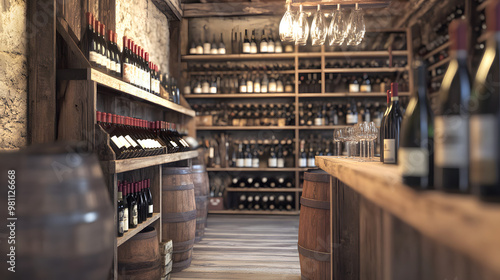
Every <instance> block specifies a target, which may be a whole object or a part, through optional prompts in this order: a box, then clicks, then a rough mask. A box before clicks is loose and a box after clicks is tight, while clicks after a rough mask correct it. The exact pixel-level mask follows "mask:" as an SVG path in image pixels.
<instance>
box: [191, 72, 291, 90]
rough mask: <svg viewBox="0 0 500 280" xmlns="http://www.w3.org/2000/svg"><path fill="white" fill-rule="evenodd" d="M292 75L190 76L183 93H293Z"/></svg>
mask: <svg viewBox="0 0 500 280" xmlns="http://www.w3.org/2000/svg"><path fill="white" fill-rule="evenodd" d="M294 91H295V86H294V80H293V76H291V75H279V74H276V73H271V74H269V75H268V74H266V73H264V74H261V73H247V74H242V75H239V76H238V75H224V76H215V75H214V76H209V75H202V76H191V79H190V80H189V81H188V82H187V83H186V86H185V87H184V94H209V93H210V94H218V93H219V94H220V93H223V94H225V93H284V92H287V93H293V92H294Z"/></svg>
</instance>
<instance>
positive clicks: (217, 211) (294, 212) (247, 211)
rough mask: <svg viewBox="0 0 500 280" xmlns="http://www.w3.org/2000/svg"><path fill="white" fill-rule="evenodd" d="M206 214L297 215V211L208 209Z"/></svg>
mask: <svg viewBox="0 0 500 280" xmlns="http://www.w3.org/2000/svg"><path fill="white" fill-rule="evenodd" d="M208 214H241V215H292V216H293V215H298V214H299V211H280V210H274V211H269V210H255V211H254V210H208Z"/></svg>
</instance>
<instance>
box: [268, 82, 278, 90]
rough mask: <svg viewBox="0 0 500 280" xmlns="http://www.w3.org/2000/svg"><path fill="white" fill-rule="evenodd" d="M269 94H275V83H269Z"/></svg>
mask: <svg viewBox="0 0 500 280" xmlns="http://www.w3.org/2000/svg"><path fill="white" fill-rule="evenodd" d="M269 92H276V83H269Z"/></svg>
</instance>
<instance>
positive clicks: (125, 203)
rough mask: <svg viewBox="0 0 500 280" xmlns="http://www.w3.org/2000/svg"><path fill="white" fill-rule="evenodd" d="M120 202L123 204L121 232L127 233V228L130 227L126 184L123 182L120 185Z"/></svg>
mask: <svg viewBox="0 0 500 280" xmlns="http://www.w3.org/2000/svg"><path fill="white" fill-rule="evenodd" d="M122 202H123V232H124V233H125V232H127V231H128V227H129V225H130V219H129V217H130V215H129V214H128V213H129V212H128V210H129V208H128V201H127V184H126V183H125V182H123V183H122Z"/></svg>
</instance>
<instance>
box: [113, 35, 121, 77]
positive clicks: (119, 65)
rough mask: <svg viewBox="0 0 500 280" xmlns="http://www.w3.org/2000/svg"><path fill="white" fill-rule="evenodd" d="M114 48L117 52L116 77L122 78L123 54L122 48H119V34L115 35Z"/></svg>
mask: <svg viewBox="0 0 500 280" xmlns="http://www.w3.org/2000/svg"><path fill="white" fill-rule="evenodd" d="M113 47H114V50H115V54H116V56H115V73H116V76H118V77H121V76H122V59H121V56H122V53H121V51H120V48H119V47H118V34H116V33H113Z"/></svg>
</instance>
